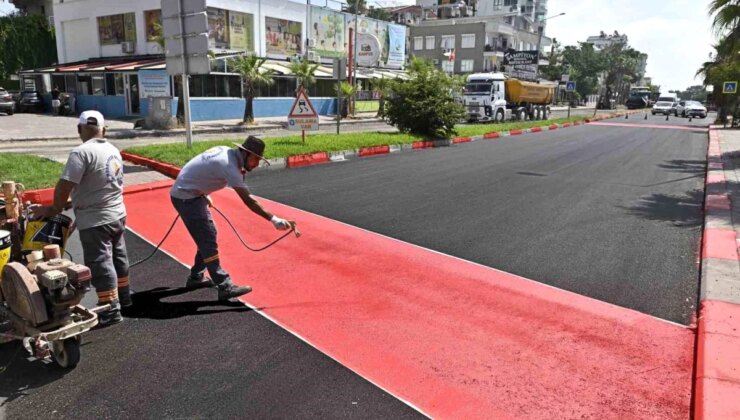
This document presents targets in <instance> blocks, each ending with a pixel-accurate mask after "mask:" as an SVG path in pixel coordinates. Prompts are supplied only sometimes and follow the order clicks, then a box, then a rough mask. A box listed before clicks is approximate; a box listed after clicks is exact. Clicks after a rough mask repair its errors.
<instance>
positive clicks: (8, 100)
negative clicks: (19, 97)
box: [0, 88, 15, 115]
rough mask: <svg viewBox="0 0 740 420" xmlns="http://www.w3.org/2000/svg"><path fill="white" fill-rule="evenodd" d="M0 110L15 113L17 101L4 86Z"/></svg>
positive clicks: (10, 113) (1, 92) (0, 94)
mask: <svg viewBox="0 0 740 420" xmlns="http://www.w3.org/2000/svg"><path fill="white" fill-rule="evenodd" d="M0 112H4V113H6V114H8V115H13V113H14V112H15V101H13V96H12V95H11V94H10V93H8V91H6V90H5V89H3V88H0Z"/></svg>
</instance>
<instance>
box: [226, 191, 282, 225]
mask: <svg viewBox="0 0 740 420" xmlns="http://www.w3.org/2000/svg"><path fill="white" fill-rule="evenodd" d="M234 191H236V193H237V194H238V195H239V198H241V199H242V201H243V202H244V204H245V205H246V206H247V207H249V210H252V211H253V212H254V213H255V214H258V215H260V216H262V217H263V218H264V219H265V220H268V221H272V218H273V216H274V215H273V214H272V213H270V212H268V211H267V210H265V209H264V208H262V205H261V204H260V203H259V202H258V201H257V200H255V199H254V197H252V194H251V193H250V192H249V189H248V188H247V187H236V188H234Z"/></svg>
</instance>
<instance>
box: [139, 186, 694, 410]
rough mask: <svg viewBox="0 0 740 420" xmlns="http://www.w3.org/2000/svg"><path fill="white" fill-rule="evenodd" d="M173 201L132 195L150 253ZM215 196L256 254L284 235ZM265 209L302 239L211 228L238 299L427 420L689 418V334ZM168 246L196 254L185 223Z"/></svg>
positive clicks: (180, 253)
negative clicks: (243, 289)
mask: <svg viewBox="0 0 740 420" xmlns="http://www.w3.org/2000/svg"><path fill="white" fill-rule="evenodd" d="M167 195H168V191H167V190H166V189H162V190H155V191H150V192H140V193H137V194H133V195H127V196H126V204H127V208H128V210H129V217H128V224H129V226H130V227H131V228H132V229H134V230H135V231H136V232H139V233H140V234H142V235H143V236H144V237H146V238H147V239H149V240H150V241H152V242H158V241H159V239H160V238H161V237H162V235H163V234H164V233H165V230H166V229H167V223H165V222H164V221H169V220H171V218H173V217H174V214H175V213H174V211H173V209H172V208H171V205H170V203H169V199H168V197H167ZM213 198H214V200H215V203H216V205H217V206H218V207H219V208H221V210H222V211H224V212H225V213H226V214H228V215H231V216H232V217H233V220H232V221H233V222H234V223H235V225H236V226H237V228H238V229H239V230H240V232H241V233H242V234H243V235H246V237H247V240H248V242H249V243H250V244H253V245H261V244H264V243H267V242H268V241H270V240H272V239H273V238H275V237H276V236H277V235H278V233H277V232H276V231H275V230H274V229H273V228H272V226H271V224H270V223H268V222H265V221H264V220H261V219H259V218H258V217H257V216H254V215H253V214H252V213H251V212H249V211H247V210H245V209H244V206H243V204H241V203H240V202H239V200H238V198H237V197H236V195H235V194H234V193H233V192H230V191H221V192H219V193H216V194H214V196H213ZM261 202H262V203H263V205H264V206H265V207H266V208H267V209H269V210H270V211H273V212H275V213H276V214H278V215H280V216H281V217H286V218H288V219H295V220H297V221H298V223H299V227H300V228H301V231H302V232H303V233H304V235H303V236H302V237H301V238H300V239H295V238H292V237H291V238H289V239H286V240H285V241H283V242H280V243H279V244H278V245H276V246H275V247H273V248H270V249H269V250H267V251H265V252H262V253H256V254H255V253H250V252H246V251H245V250H244V249H243V248H242V247H241V246H238V245H235V244H236V243H237V242H236V239H235V237H234V235H233V234H232V233H231V231H230V230H229V229H228V227H227V226H226V224H225V223H224V222H223V220H221V219H220V218H219V217H218V216H217V217H216V222H217V225H218V227H219V231H220V232H221V233H220V235H221V236H220V241H219V242H220V244H221V249H220V250H219V251H220V252H219V254H220V255H221V257H222V260H223V262H224V265H225V267H226V269H227V270H229V271H230V272H231V274H232V275H233V276H234V279H235V281H236V282H237V283H240V284H250V285H252V286H253V287H254V289H255V291H254V292H252V293H251V294H249V295H247V299H246V301H247V302H248V303H249V304H250V305H253V306H254V307H257V308H263V309H262V311H263V313H264V314H265V315H267V316H269V317H270V318H272V319H273V320H275V321H276V322H277V323H279V324H280V325H282V326H283V327H284V328H286V329H288V330H290V331H293V332H295V333H296V334H298V335H300V336H301V337H303V338H304V339H305V340H306V341H308V342H309V343H311V344H312V345H314V346H315V347H316V348H318V349H319V350H321V351H322V352H324V353H326V354H328V355H330V356H331V357H333V358H335V359H336V360H338V361H339V362H340V363H342V364H343V365H345V366H347V367H348V368H350V369H352V370H353V371H355V372H357V373H359V374H360V375H363V376H364V377H366V378H368V379H369V380H371V381H373V382H374V383H376V384H378V385H379V386H381V387H383V388H384V389H386V390H388V391H389V392H391V393H392V394H394V395H396V396H398V397H400V398H402V399H404V400H406V401H409V402H411V403H412V404H413V405H415V406H416V407H419V408H420V409H421V410H422V411H424V412H425V413H427V414H429V415H431V416H432V417H443V418H466V419H468V418H484V417H488V418H490V417H495V418H510V417H519V418H560V417H564V416H565V417H593V418H686V417H688V415H689V414H688V413H689V401H690V394H691V373H692V361H693V353H692V349H693V340H694V337H693V334H692V332H691V331H690V330H688V329H685V328H682V327H679V326H675V325H673V324H669V323H666V322H663V321H660V320H657V319H655V318H652V317H650V316H647V315H644V314H640V313H637V312H634V311H631V310H627V309H623V308H619V307H616V306H613V305H610V304H606V303H604V302H600V301H596V300H593V299H589V298H586V297H583V296H579V295H575V294H572V293H569V292H565V291H561V290H558V289H555V288H551V287H548V286H545V285H542V284H539V283H536V282H532V281H528V280H526V279H523V278H520V277H517V276H514V275H511V274H507V273H504V272H501V271H497V270H494V269H490V268H487V267H483V266H480V265H477V264H473V263H470V262H466V261H463V260H460V259H456V258H453V257H449V256H445V255H441V254H438V253H435V252H433V251H430V250H426V249H422V248H419V247H416V246H413V245H410V244H407V243H404V242H400V241H396V240H393V239H390V238H387V237H384V236H381V235H377V234H373V233H371V232H367V231H364V230H361V229H358V228H354V227H351V226H348V225H344V224H341V223H339V222H336V221H333V220H330V219H326V218H323V217H320V216H317V215H313V214H309V213H305V212H302V211H300V210H297V209H293V208H290V207H286V206H283V205H280V204H278V203H274V202H270V201H268V200H261ZM152 214H156V215H158V217H156V218H153V217H151V215H152ZM164 249H165V250H166V251H167V252H169V253H171V254H172V255H174V256H175V257H176V258H178V259H179V260H180V261H184V262H186V263H189V262H190V261H191V259H192V255H193V253H194V246H193V244H192V241H191V240H190V238H189V237H188V235H187V233H186V232H185V230H184V228H183V227H182V226H181V225H178V226H177V227H176V228H175V230H174V231H173V234H172V236H171V237H170V239H169V240H168V241H167V242H166V243H165V244H164ZM135 275H136V274H135V272H134V273H133V277H132V281H133V282H134V283H135V284H136V283H138V282H144V283H145V282H146V279H136V277H135ZM138 284H139V286H138V287H145V286H144V285H143V284H142V283H138ZM248 334H249V332H248V331H245V339H248Z"/></svg>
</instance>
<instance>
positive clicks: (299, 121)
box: [288, 88, 319, 131]
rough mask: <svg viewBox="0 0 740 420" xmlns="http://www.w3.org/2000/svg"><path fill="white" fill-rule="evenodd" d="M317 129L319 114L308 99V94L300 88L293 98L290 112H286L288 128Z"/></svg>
mask: <svg viewBox="0 0 740 420" xmlns="http://www.w3.org/2000/svg"><path fill="white" fill-rule="evenodd" d="M318 129H319V115H318V114H317V113H316V110H315V109H314V108H313V105H312V104H311V101H310V100H309V99H308V95H306V92H305V91H304V90H303V88H301V90H300V91H299V92H298V97H296V98H295V102H294V103H293V107H292V108H291V109H290V114H288V130H300V131H309V130H318Z"/></svg>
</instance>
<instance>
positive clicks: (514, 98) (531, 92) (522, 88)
mask: <svg viewBox="0 0 740 420" xmlns="http://www.w3.org/2000/svg"><path fill="white" fill-rule="evenodd" d="M505 83H506V102H510V103H523V102H527V103H532V104H543V105H544V104H549V103H550V102H552V97H553V95H554V93H555V88H554V87H553V86H552V85H544V84H539V83H533V82H525V81H522V80H518V79H508V80H506V82H505Z"/></svg>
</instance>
